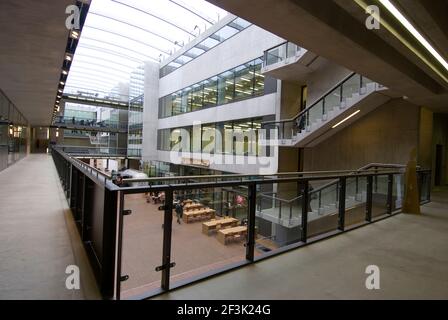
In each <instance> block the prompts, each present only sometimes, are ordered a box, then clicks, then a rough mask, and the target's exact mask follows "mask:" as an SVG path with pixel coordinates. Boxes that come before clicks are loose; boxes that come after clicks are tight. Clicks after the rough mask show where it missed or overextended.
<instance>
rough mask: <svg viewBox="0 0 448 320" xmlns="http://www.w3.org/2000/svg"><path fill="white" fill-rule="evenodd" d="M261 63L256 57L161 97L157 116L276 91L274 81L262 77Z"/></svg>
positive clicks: (167, 115) (177, 113)
mask: <svg viewBox="0 0 448 320" xmlns="http://www.w3.org/2000/svg"><path fill="white" fill-rule="evenodd" d="M261 65H262V59H260V58H258V59H255V60H253V61H250V62H248V63H245V64H243V65H241V66H238V67H236V68H233V69H231V70H228V71H225V72H223V73H221V74H220V75H218V76H214V77H212V78H209V79H207V80H204V81H201V82H200V83H197V84H194V85H192V86H191V87H188V88H185V89H183V90H180V91H178V92H175V93H173V94H171V95H168V96H166V97H163V98H160V112H159V117H160V118H165V117H169V116H175V115H179V114H182V113H186V112H191V111H197V110H201V109H203V108H210V107H214V106H218V105H223V104H226V103H231V102H234V101H235V100H242V99H248V98H251V97H254V96H258V95H263V94H268V93H275V92H276V91H277V80H276V79H274V78H270V77H267V78H265V76H264V75H262V74H261Z"/></svg>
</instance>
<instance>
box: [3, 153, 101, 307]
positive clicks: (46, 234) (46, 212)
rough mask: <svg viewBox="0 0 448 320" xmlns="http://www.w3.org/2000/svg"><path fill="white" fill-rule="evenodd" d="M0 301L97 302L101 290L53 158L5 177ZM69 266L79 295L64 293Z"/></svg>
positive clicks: (35, 158)
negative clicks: (77, 279) (76, 271)
mask: <svg viewBox="0 0 448 320" xmlns="http://www.w3.org/2000/svg"><path fill="white" fill-rule="evenodd" d="M0 221H1V223H0V299H98V298H100V296H99V294H98V289H97V287H96V285H95V281H94V278H93V273H92V271H91V269H90V266H89V265H88V263H87V257H86V255H85V252H84V250H83V247H82V242H81V240H80V238H79V235H78V233H77V231H76V229H75V224H74V221H73V219H72V217H71V213H70V211H69V209H68V206H67V202H66V200H65V198H64V194H63V191H62V188H61V184H60V182H59V178H58V176H57V173H56V168H55V166H54V164H53V160H52V159H51V157H50V156H48V155H45V154H32V155H30V156H28V157H26V158H24V159H23V160H21V161H19V162H18V163H16V164H14V165H13V166H11V167H9V168H7V169H6V170H4V171H2V172H0ZM68 265H78V266H79V268H80V278H81V286H80V287H81V288H80V290H68V289H66V287H65V280H66V277H67V274H65V270H66V267H67V266H68Z"/></svg>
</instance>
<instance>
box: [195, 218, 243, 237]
mask: <svg viewBox="0 0 448 320" xmlns="http://www.w3.org/2000/svg"><path fill="white" fill-rule="evenodd" d="M237 225H238V219H235V218H224V219H219V220H211V221H207V222H204V223H202V233H203V234H206V235H209V233H210V231H213V230H219V229H221V228H225V227H228V226H230V227H236V226H237Z"/></svg>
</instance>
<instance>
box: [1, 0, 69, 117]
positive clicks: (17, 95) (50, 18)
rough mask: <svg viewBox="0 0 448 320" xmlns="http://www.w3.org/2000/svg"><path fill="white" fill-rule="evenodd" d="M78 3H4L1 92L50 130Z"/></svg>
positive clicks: (56, 0) (30, 0) (6, 0)
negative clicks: (71, 12)
mask: <svg viewBox="0 0 448 320" xmlns="http://www.w3.org/2000/svg"><path fill="white" fill-rule="evenodd" d="M72 4H74V1H73V0H46V1H35V0H20V1H17V0H1V1H0V30H1V31H0V88H1V89H2V90H3V91H4V92H5V94H6V95H7V96H8V98H9V99H10V100H11V101H12V102H13V103H14V104H15V105H16V107H17V108H18V109H19V110H20V111H21V112H22V114H23V115H24V116H25V117H26V118H27V119H28V121H29V123H30V124H31V125H49V124H50V121H51V115H52V111H53V107H54V100H55V95H56V89H57V86H58V82H59V76H60V74H61V65H62V61H63V59H64V52H65V48H66V44H67V37H68V30H67V29H66V27H65V20H66V18H67V17H68V15H66V14H65V9H66V7H67V6H68V5H72Z"/></svg>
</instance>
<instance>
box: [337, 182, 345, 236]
mask: <svg viewBox="0 0 448 320" xmlns="http://www.w3.org/2000/svg"><path fill="white" fill-rule="evenodd" d="M346 182H347V179H346V178H345V177H340V178H339V188H340V190H339V211H338V229H339V230H341V231H344V228H345V189H346Z"/></svg>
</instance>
